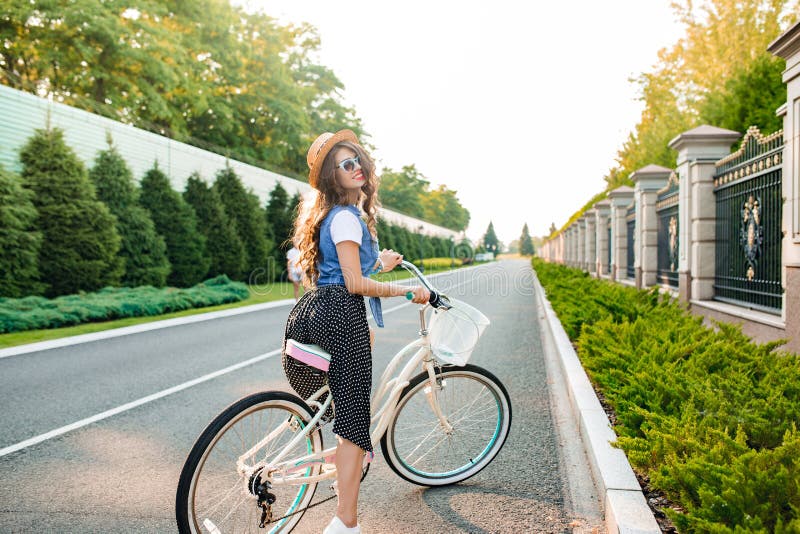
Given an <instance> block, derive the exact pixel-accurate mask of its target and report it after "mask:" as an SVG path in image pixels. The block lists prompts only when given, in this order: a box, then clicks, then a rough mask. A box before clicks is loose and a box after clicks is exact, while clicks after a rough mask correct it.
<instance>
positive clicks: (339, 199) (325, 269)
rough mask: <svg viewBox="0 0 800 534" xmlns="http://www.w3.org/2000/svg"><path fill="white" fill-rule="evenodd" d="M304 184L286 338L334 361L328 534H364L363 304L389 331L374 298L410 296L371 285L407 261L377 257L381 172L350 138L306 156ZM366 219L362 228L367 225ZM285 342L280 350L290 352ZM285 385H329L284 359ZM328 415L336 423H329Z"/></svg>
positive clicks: (307, 389) (366, 387) (302, 389)
mask: <svg viewBox="0 0 800 534" xmlns="http://www.w3.org/2000/svg"><path fill="white" fill-rule="evenodd" d="M306 160H307V162H308V167H309V174H308V182H309V184H311V187H313V188H314V189H316V193H317V194H316V196H315V197H313V198H310V199H306V200H304V202H303V206H302V208H301V210H300V215H298V217H297V219H296V220H295V227H294V240H295V243H296V244H297V248H298V249H299V250H300V257H299V260H298V263H299V265H300V269H301V270H302V272H303V275H304V277H305V278H306V280H307V282H308V283H309V284H308V285H311V286H313V288H312V289H311V290H310V291H308V292H307V293H305V294H304V295H303V296H302V297H301V298H300V300H299V301H298V302H297V304H296V305H295V307H294V308H293V309H292V311H291V313H290V314H289V319H288V321H287V324H286V334H285V339H294V340H296V341H299V342H300V343H313V344H316V345H319V346H321V347H322V348H323V349H324V350H326V351H328V352H329V353H330V354H331V362H330V368H329V369H328V373H327V379H328V384H329V386H330V390H331V394H332V395H333V405H334V408H335V412H336V419H335V421H334V425H333V432H334V433H335V434H336V436H337V438H338V445H337V448H336V472H337V485H338V494H339V502H338V505H337V507H336V515H335V516H334V517H333V519H332V520H331V522H330V524H329V525H328V526H327V527H326V528H325V531H324V534H338V533H359V532H361V530H360V527H359V526H358V489H359V484H360V481H361V468H362V463H363V457H364V454H365V453H368V454H372V443H371V442H370V436H369V424H370V408H369V403H370V390H371V388H372V338H373V333H372V331H371V330H370V328H369V326H368V325H367V315H366V306H365V305H364V299H363V296H367V297H373V298H371V299H370V308H371V309H372V314H373V317H374V319H375V323H376V324H377V325H378V326H381V327H382V326H383V318H382V316H381V308H380V300H379V299H378V297H396V296H402V295H405V294H406V292H407V291H409V288H408V287H404V286H400V285H397V284H392V283H381V282H377V281H374V280H372V279H370V278H369V277H368V276H369V275H370V274H372V273H375V272H379V271H380V272H388V271H391V270H392V269H394V268H395V267H397V266H398V265H399V264H400V262H402V261H403V256H402V255H401V254H399V253H397V252H394V251H393V250H383V251H382V252H380V253H379V252H378V238H377V236H376V234H375V226H376V221H375V216H376V211H377V206H378V198H377V192H378V180H377V177H376V175H375V165H374V162H373V161H372V158H370V156H369V154H367V152H366V151H365V150H364V148H363V147H361V145H360V144H359V143H358V139H357V137H356V135H355V134H354V133H353V132H352V131H350V130H341V131H339V132H336V133H335V134H332V133H324V134H322V135H320V136H319V137H317V139H316V140H315V141H314V143H312V145H311V148H310V149H309V150H308V154H307V156H306ZM362 216H363V217H364V218H365V219H366V221H364V220H362ZM411 291H412V292H413V298H412V300H413V301H414V302H415V303H417V304H424V303H426V302H428V298H429V297H430V294H429V292H428V291H427V290H426V289H425V288H424V287H421V286H416V287H413V288H411ZM285 339H284V349H285V344H286V342H285ZM283 367H284V371H285V372H286V376H287V378H288V379H289V383H290V384H291V385H292V387H293V388H294V390H295V391H296V392H297V393H298V394H299V395H300V396H301V397H303V398H304V399H306V398H308V397H310V396H311V395H312V394H313V393H314V392H316V391H317V390H318V389H319V388H320V387H322V384H323V383H324V379H325V377H324V375H322V374H321V373H320V372H319V371H317V370H316V369H315V368H313V367H310V366H307V365H305V364H303V363H301V362H299V361H297V360H295V359H294V358H291V357H289V356H287V355H286V354H285V353H284V355H283ZM329 415H330V414H329Z"/></svg>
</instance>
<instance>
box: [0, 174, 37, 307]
mask: <svg viewBox="0 0 800 534" xmlns="http://www.w3.org/2000/svg"><path fill="white" fill-rule="evenodd" d="M31 198H32V193H31V192H30V191H29V190H27V189H25V188H24V187H23V186H22V181H21V180H20V178H19V176H17V175H16V174H14V173H11V172H8V171H6V170H4V169H3V168H2V167H0V296H4V297H22V296H25V295H30V294H36V293H40V292H41V291H42V290H43V286H42V284H40V283H39V282H38V281H37V279H38V277H39V268H38V263H37V262H38V257H39V247H40V246H41V244H42V234H41V233H39V232H37V231H36V230H35V224H36V208H35V207H34V205H33V202H32V200H31Z"/></svg>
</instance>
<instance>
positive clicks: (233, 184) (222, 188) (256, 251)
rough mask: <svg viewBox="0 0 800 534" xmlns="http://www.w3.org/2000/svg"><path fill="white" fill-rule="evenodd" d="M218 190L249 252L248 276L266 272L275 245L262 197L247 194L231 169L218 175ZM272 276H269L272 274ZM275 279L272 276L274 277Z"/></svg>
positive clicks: (245, 273) (227, 212)
mask: <svg viewBox="0 0 800 534" xmlns="http://www.w3.org/2000/svg"><path fill="white" fill-rule="evenodd" d="M214 189H216V190H217V193H219V196H220V200H221V201H222V205H223V206H224V208H225V213H226V214H227V216H228V218H229V219H230V220H231V221H233V223H234V225H235V226H236V232H237V234H238V235H239V239H241V240H242V242H243V243H244V249H245V272H244V276H245V277H250V276H252V275H254V274H257V273H261V272H265V271H266V270H267V269H268V268H269V265H270V262H269V257H270V252H271V250H272V248H273V243H272V242H270V241H269V240H268V239H267V216H266V214H265V213H264V209H263V208H261V205H260V204H261V203H260V201H259V200H258V197H257V196H255V195H254V194H253V193H252V192H250V191H247V190H246V189H245V188H244V184H242V181H241V179H240V178H239V176H237V174H236V173H235V172H234V170H233V169H232V168H231V167H230V166H226V167H225V168H224V169H222V170H220V171H219V172H217V175H216V179H215V181H214ZM268 274H269V273H268ZM270 278H271V277H270Z"/></svg>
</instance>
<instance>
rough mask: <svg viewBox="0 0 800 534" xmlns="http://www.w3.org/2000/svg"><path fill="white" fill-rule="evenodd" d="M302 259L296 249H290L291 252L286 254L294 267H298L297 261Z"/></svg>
mask: <svg viewBox="0 0 800 534" xmlns="http://www.w3.org/2000/svg"><path fill="white" fill-rule="evenodd" d="M299 257H300V251H299V250H297V249H296V248H295V247H292V248H290V249H289V252H287V253H286V259H287V260H289V263H291V264H292V267H294V266H295V265H297V259H298V258H299Z"/></svg>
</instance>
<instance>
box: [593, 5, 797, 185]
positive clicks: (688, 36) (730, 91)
mask: <svg viewBox="0 0 800 534" xmlns="http://www.w3.org/2000/svg"><path fill="white" fill-rule="evenodd" d="M672 6H673V9H674V11H675V15H676V17H677V18H678V20H679V21H680V22H681V23H682V25H683V26H684V28H685V35H684V37H682V38H681V39H680V40H678V42H676V43H674V44H673V45H671V46H670V47H667V48H664V49H662V50H661V51H660V52H659V54H658V62H657V63H656V65H655V66H654V68H653V69H652V71H650V72H646V73H643V74H641V75H640V76H639V77H638V78H636V80H635V82H636V83H638V84H639V87H640V90H641V97H640V98H641V100H642V101H643V102H644V110H643V111H642V116H641V119H640V121H639V123H638V124H637V125H636V127H635V129H634V131H633V132H632V133H631V134H630V136H629V137H628V139H627V140H626V141H625V143H623V146H622V148H621V149H620V150H619V152H618V154H617V165H616V166H615V167H614V168H612V169H611V170H610V171H609V173H608V175H607V176H606V177H605V179H606V182H607V184H608V188H609V189H613V188H615V187H617V186H619V185H623V184H628V185H629V184H630V182H629V181H628V177H629V176H630V174H631V173H632V172H633V171H635V170H636V169H639V168H641V167H644V166H645V165H648V164H651V163H654V164H657V165H663V166H665V167H674V166H675V157H676V154H675V153H674V152H673V151H672V150H670V149H669V147H668V146H667V144H668V143H669V141H670V140H671V139H672V138H674V137H675V136H676V135H678V134H680V133H681V132H683V131H685V130H687V129H690V128H693V127H695V126H698V125H700V124H702V123H708V124H711V125H713V126H719V127H723V128H729V129H733V130H737V131H741V132H744V131H746V130H747V128H748V127H749V126H751V125H757V126H759V128H760V129H761V130H762V131H764V132H772V131H774V130H776V129H778V128H780V121H779V120H777V119H776V118H775V117H774V113H775V110H776V108H777V107H778V106H780V105H781V103H783V102H784V101H785V98H786V89H785V87H784V85H783V82H782V81H781V78H780V72H781V70H782V68H783V60H780V59H777V58H774V57H772V56H771V55H770V54H769V52H767V46H768V45H769V43H770V42H771V41H772V40H773V39H775V38H776V37H777V36H778V35H780V33H781V28H786V27H788V23H789V21H790V20H793V19H795V18H796V17H797V12H798V2H797V1H796V0H707V1H705V2H693V1H691V0H679V1H676V2H673V4H672Z"/></svg>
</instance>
